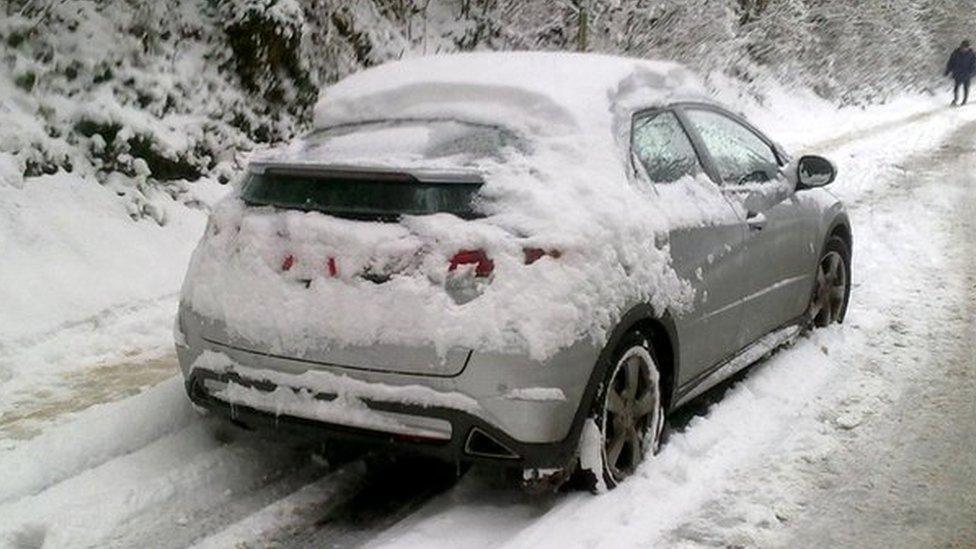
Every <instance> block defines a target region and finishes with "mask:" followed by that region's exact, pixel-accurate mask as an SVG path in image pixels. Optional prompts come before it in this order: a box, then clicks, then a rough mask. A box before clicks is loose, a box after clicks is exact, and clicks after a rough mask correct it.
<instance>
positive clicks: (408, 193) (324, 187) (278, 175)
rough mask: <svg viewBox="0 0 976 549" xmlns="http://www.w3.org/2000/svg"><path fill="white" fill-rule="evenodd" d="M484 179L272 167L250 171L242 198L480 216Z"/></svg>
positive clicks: (367, 214) (370, 215) (382, 212)
mask: <svg viewBox="0 0 976 549" xmlns="http://www.w3.org/2000/svg"><path fill="white" fill-rule="evenodd" d="M480 188H481V184H480V183H463V182H459V183H452V182H444V183H441V182H438V183H426V182H421V181H418V180H416V179H415V178H413V177H411V176H410V175H406V174H396V173H389V174H382V173H368V172H362V173H360V172H337V171H311V170H298V169H294V170H291V169H271V168H269V169H268V170H267V171H265V172H263V173H251V174H249V175H248V178H247V181H246V182H245V183H244V187H243V189H242V190H241V198H242V199H243V200H244V202H246V203H247V204H249V205H253V206H274V207H276V208H283V209H296V210H308V211H317V212H322V213H327V214H329V215H334V216H337V217H347V218H352V219H367V220H379V221H396V220H397V219H399V218H400V217H401V216H403V215H429V214H435V213H449V214H454V215H456V216H458V217H461V218H465V219H470V218H474V217H479V214H478V212H477V211H476V209H475V206H476V204H475V202H476V198H477V195H478V190H479V189H480Z"/></svg>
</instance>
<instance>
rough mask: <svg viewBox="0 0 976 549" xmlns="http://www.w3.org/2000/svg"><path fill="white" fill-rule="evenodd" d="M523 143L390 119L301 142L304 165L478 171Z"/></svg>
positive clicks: (460, 125)
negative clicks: (314, 163) (306, 162)
mask: <svg viewBox="0 0 976 549" xmlns="http://www.w3.org/2000/svg"><path fill="white" fill-rule="evenodd" d="M519 149H522V140H521V139H519V138H518V137H517V136H516V135H515V134H513V133H512V132H510V131H508V130H505V129H502V128H498V127H495V126H488V125H484V124H472V123H468V122H458V121H455V120H389V121H382V122H363V123H357V124H346V125H342V126H335V127H331V128H324V129H320V130H317V131H315V132H312V133H311V134H310V135H309V136H307V137H306V138H305V139H304V140H303V141H302V143H301V146H300V147H299V150H300V151H301V152H300V153H299V154H300V155H301V156H302V159H303V160H306V161H313V162H325V163H329V164H357V165H359V164H371V165H382V166H390V165H397V166H423V167H427V168H458V167H477V166H480V165H483V164H485V163H490V162H500V161H502V160H504V158H505V156H506V155H507V154H508V153H509V152H511V151H512V150H519Z"/></svg>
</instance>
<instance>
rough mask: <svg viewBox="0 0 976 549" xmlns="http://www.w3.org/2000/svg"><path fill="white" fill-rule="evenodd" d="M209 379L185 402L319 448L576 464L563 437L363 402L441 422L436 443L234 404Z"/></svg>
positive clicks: (195, 378) (197, 379) (572, 441)
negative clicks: (540, 437) (540, 439)
mask: <svg viewBox="0 0 976 549" xmlns="http://www.w3.org/2000/svg"><path fill="white" fill-rule="evenodd" d="M208 379H215V380H221V381H225V380H227V377H226V375H224V374H216V373H214V372H208V371H206V370H200V369H197V370H194V373H193V374H192V375H191V376H190V378H189V379H187V380H186V389H187V394H188V395H189V397H190V400H192V401H193V402H194V403H195V404H197V405H198V406H202V407H204V408H207V409H209V410H211V411H212V412H214V413H216V414H218V415H220V416H222V417H224V418H226V419H227V420H229V421H231V422H233V423H235V424H238V425H240V426H242V427H245V428H248V429H256V430H262V431H276V432H282V433H288V434H291V435H294V436H300V437H302V438H305V439H309V440H320V441H323V442H331V441H343V442H347V443H352V444H357V445H362V446H364V447H367V448H370V449H374V450H380V451H385V452H389V453H394V454H407V455H421V456H426V457H432V458H436V459H440V460H444V461H450V462H484V463H493V464H495V465H501V466H509V467H513V468H539V469H556V468H563V467H568V466H571V465H572V463H573V461H574V460H575V458H576V450H577V440H576V438H572V437H567V438H566V439H564V440H561V441H557V442H552V443H542V444H529V443H524V442H519V441H517V440H515V439H513V438H511V437H510V436H508V435H507V434H506V433H505V432H503V431H501V430H499V429H498V428H496V427H495V426H493V425H491V424H489V423H487V422H486V421H484V420H482V419H480V418H478V417H476V416H474V415H473V414H470V413H468V412H463V411H460V410H455V409H450V408H440V407H438V408H429V407H422V406H417V405H409V404H398V403H390V402H372V401H364V404H366V405H367V406H368V407H369V408H370V409H372V410H375V411H378V412H381V413H382V412H389V413H391V414H397V415H407V416H413V417H418V418H431V419H435V420H439V421H444V422H446V423H447V424H449V425H450V433H448V434H447V437H446V438H444V439H438V438H434V437H428V436H417V435H411V434H408V433H391V432H384V431H378V430H371V429H365V428H360V427H351V426H348V425H341V424H336V423H327V422H323V421H319V420H315V419H308V418H304V417H298V416H293V415H287V414H276V413H273V412H268V411H265V410H259V409H256V408H253V407H250V406H246V405H241V404H233V403H230V402H226V401H223V400H220V399H219V398H216V397H214V396H213V395H211V394H209V393H208V392H207V390H206V389H205V383H204V382H205V381H206V380H208ZM250 381H253V380H250ZM245 382H247V381H245ZM485 437H487V438H485ZM489 441H490V442H489ZM493 443H494V445H493Z"/></svg>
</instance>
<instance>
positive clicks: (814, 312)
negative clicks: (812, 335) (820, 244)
mask: <svg viewBox="0 0 976 549" xmlns="http://www.w3.org/2000/svg"><path fill="white" fill-rule="evenodd" d="M850 296H851V252H850V248H848V246H847V243H846V242H844V239H842V238H840V237H839V236H832V237H830V239H829V240H828V241H827V244H826V245H825V246H824V250H823V253H822V254H821V255H820V260H819V261H817V269H816V271H815V273H814V283H813V292H812V296H811V298H810V307H809V308H808V310H807V317H808V321H809V323H810V325H811V326H812V327H814V328H826V327H827V326H830V325H832V324H841V323H843V322H844V318H845V317H846V316H847V306H848V303H849V301H850Z"/></svg>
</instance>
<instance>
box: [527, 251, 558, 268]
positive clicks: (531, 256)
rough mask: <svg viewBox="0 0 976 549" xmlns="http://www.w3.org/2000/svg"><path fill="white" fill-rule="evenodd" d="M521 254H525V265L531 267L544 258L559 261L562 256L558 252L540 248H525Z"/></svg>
mask: <svg viewBox="0 0 976 549" xmlns="http://www.w3.org/2000/svg"><path fill="white" fill-rule="evenodd" d="M522 252H523V253H524V254H525V264H526V265H531V264H533V263H535V262H536V261H539V260H540V259H542V258H543V257H546V256H549V257H551V258H553V259H559V258H560V257H562V255H563V253H562V252H560V251H559V250H543V249H542V248H525V249H524V250H522Z"/></svg>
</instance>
